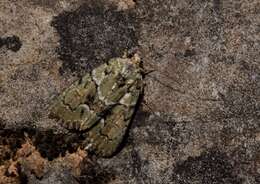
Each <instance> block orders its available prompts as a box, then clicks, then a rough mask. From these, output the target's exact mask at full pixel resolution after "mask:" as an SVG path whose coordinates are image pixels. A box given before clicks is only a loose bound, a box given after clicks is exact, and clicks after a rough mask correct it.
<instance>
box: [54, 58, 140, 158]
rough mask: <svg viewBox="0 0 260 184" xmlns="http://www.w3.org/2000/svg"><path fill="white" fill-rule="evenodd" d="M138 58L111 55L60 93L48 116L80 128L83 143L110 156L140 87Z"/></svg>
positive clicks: (128, 120)
mask: <svg viewBox="0 0 260 184" xmlns="http://www.w3.org/2000/svg"><path fill="white" fill-rule="evenodd" d="M142 82H143V81H142V69H141V67H140V58H139V57H138V55H134V56H133V57H132V58H113V59H111V60H109V61H108V63H106V64H103V65H100V66H99V67H97V68H96V69H94V70H93V71H92V72H91V73H87V74H86V75H85V76H84V77H83V78H82V79H80V80H78V81H76V82H75V83H73V84H72V85H71V86H70V87H69V88H68V89H66V90H65V91H64V92H62V93H61V94H60V96H59V97H57V99H56V100H55V101H54V103H53V105H52V106H51V108H50V116H51V117H54V118H56V119H58V120H60V121H61V122H62V123H63V124H64V125H65V127H66V128H68V129H76V130H79V131H80V132H81V133H82V134H83V135H84V137H85V139H84V141H83V142H82V146H83V147H84V148H85V149H86V150H88V151H91V152H94V153H95V154H97V155H99V156H102V157H109V156H112V155H113V154H114V153H115V152H116V150H117V148H118V146H119V145H120V143H121V142H122V140H123V138H124V136H125V133H126V131H127V129H128V126H129V124H130V121H131V119H132V116H133V114H134V111H135V106H136V104H137V102H138V99H139V96H140V94H141V93H142V91H143V83H142Z"/></svg>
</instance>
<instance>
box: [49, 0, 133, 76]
mask: <svg viewBox="0 0 260 184" xmlns="http://www.w3.org/2000/svg"><path fill="white" fill-rule="evenodd" d="M104 4H105V3H104V2H103V3H102V1H88V2H87V3H86V4H84V5H82V6H81V7H79V8H78V9H76V10H75V11H72V12H63V13H61V14H60V15H58V16H57V17H55V18H54V20H53V21H52V26H53V27H55V28H56V29H57V32H58V33H59V35H60V46H59V48H58V49H57V52H58V54H59V57H60V59H61V60H62V61H63V64H62V67H61V68H60V72H61V74H62V73H64V72H65V71H71V72H77V74H78V75H80V74H81V73H85V72H86V71H91V70H92V69H93V68H95V67H97V66H98V65H100V64H102V63H104V62H106V61H108V60H109V59H110V58H113V57H119V56H122V55H123V53H124V52H125V51H127V50H129V49H131V48H134V47H135V46H137V41H138V40H137V35H136V33H135V31H136V24H135V18H134V14H133V13H131V12H130V11H124V12H122V11H117V10H116V8H115V7H106V6H105V5H104Z"/></svg>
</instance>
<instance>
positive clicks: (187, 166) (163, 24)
mask: <svg viewBox="0 0 260 184" xmlns="http://www.w3.org/2000/svg"><path fill="white" fill-rule="evenodd" d="M126 50H128V51H131V52H138V53H139V55H140V56H141V58H142V61H143V67H144V68H145V69H146V70H154V72H152V73H150V74H148V75H146V76H145V80H144V81H145V84H146V85H145V91H144V95H143V99H142V100H141V102H140V104H139V107H138V109H137V112H136V115H135V117H134V120H133V122H132V125H131V127H130V129H129V134H128V135H127V137H126V140H125V142H124V144H123V146H122V149H121V150H120V151H119V152H118V153H117V154H116V155H115V156H114V157H112V158H105V159H104V158H103V159H102V158H92V160H94V161H92V162H93V163H92V165H91V164H88V163H86V164H85V165H87V166H84V169H83V170H82V172H81V175H80V176H79V177H75V176H73V174H71V173H70V172H69V171H67V170H66V167H63V169H61V167H60V166H57V167H53V168H52V167H50V168H51V169H49V170H48V169H47V170H48V171H46V172H45V173H44V174H43V176H42V177H40V178H36V177H34V176H33V173H29V174H28V172H25V174H24V175H25V176H24V177H25V178H26V182H27V183H109V184H110V183H111V184H124V183H129V184H130V183H131V184H135V183H136V184H139V183H140V184H146V183H151V184H153V183H154V184H157V183H163V184H164V183H165V184H168V183H172V184H175V183H176V184H197V183H198V184H200V183H201V184H202V183H203V184H204V183H205V184H222V183H223V184H224V183H225V184H237V183H238V184H240V183H241V184H242V183H243V184H244V183H245V184H257V183H260V127H259V125H260V104H259V102H260V1H259V0H236V1H234V0H225V1H224V0H195V1H194V0H182V1H177V0H136V1H134V0H109V1H91V0H85V1H84V0H57V1H51V0H20V1H13V0H1V1H0V124H1V131H0V133H1V137H2V138H1V139H3V138H5V139H7V140H8V139H10V137H12V136H10V135H14V137H17V139H18V138H21V139H22V140H24V138H22V137H23V133H21V130H23V129H26V130H27V131H28V130H30V129H34V130H36V132H37V131H39V132H40V133H39V134H41V136H43V137H44V136H47V137H54V138H53V139H54V142H55V141H56V142H55V144H57V140H59V141H60V144H62V146H61V145H59V146H58V147H59V148H56V147H55V148H56V149H59V150H55V151H52V150H50V149H51V148H52V149H53V148H54V147H53V145H52V144H54V143H53V142H52V138H47V139H41V141H39V138H38V139H37V138H35V139H36V141H34V144H35V146H36V147H37V149H38V150H39V151H40V152H41V154H42V156H43V157H44V159H46V160H48V159H49V160H50V159H54V158H57V157H58V156H59V155H60V154H61V152H64V151H67V149H71V150H72V152H73V146H71V145H72V143H71V142H66V137H70V134H69V132H67V131H66V130H64V129H63V128H62V127H60V126H59V125H58V124H57V122H55V121H54V120H51V119H49V118H48V116H47V114H48V107H49V105H50V103H51V101H52V99H53V98H54V97H55V96H57V95H58V94H59V93H60V92H61V91H62V90H63V89H65V88H66V87H68V86H69V85H70V84H71V83H72V82H73V81H75V80H77V79H78V78H79V77H80V76H82V75H83V74H84V73H85V72H87V71H90V70H92V69H93V68H94V67H96V66H98V65H99V64H101V63H103V62H104V60H107V59H109V58H111V57H120V56H122V54H123V53H124V51H126ZM6 132H9V133H6ZM10 132H11V133H10ZM18 132H19V133H18ZM22 132H23V131H22ZM46 132H47V133H46ZM48 132H49V133H48ZM28 134H29V136H30V137H31V138H32V139H33V138H34V137H36V134H37V133H35V132H34V133H32V132H30V131H28ZM37 135H38V134H37ZM49 139H51V141H50V140H49ZM75 139H77V138H75ZM12 140H13V137H12ZM44 140H47V142H46V144H49V146H50V147H51V148H49V147H46V146H47V145H45V142H44ZM48 141H49V142H48ZM18 142H19V141H18ZM67 144H68V145H67ZM17 145H18V146H17V147H14V148H13V149H12V150H11V151H13V152H15V150H17V149H18V147H19V145H21V143H17ZM46 150H48V151H46ZM53 152H55V153H53ZM11 155H12V154H11ZM60 156H61V155H60ZM10 157H12V156H10ZM47 158H48V159H47ZM7 159H10V158H5V157H2V156H0V161H1V163H4V161H5V160H7ZM52 164H53V163H52V162H50V165H52ZM20 183H22V180H20Z"/></svg>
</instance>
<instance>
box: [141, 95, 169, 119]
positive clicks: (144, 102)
mask: <svg viewBox="0 0 260 184" xmlns="http://www.w3.org/2000/svg"><path fill="white" fill-rule="evenodd" d="M143 104H144V105H146V107H147V108H148V109H149V111H151V112H152V113H153V114H154V115H155V116H156V117H157V118H159V119H160V120H162V121H164V120H163V119H162V118H161V117H160V116H159V115H157V114H156V112H154V110H153V109H152V108H151V107H150V105H149V104H147V102H146V101H145V100H144V101H143Z"/></svg>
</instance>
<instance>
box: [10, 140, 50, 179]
mask: <svg viewBox="0 0 260 184" xmlns="http://www.w3.org/2000/svg"><path fill="white" fill-rule="evenodd" d="M15 159H16V160H17V162H18V163H19V164H20V165H21V166H22V167H24V168H25V169H26V170H29V171H31V173H34V174H35V175H36V176H37V177H42V176H43V175H44V169H45V168H46V165H47V161H46V160H45V159H44V158H42V156H41V154H40V153H39V152H38V151H37V150H36V148H35V147H34V146H33V145H32V143H31V142H30V141H29V140H27V141H26V143H24V144H23V145H22V148H20V149H19V150H18V151H17V153H16V156H15Z"/></svg>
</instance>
